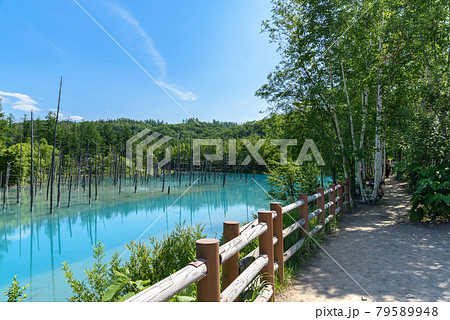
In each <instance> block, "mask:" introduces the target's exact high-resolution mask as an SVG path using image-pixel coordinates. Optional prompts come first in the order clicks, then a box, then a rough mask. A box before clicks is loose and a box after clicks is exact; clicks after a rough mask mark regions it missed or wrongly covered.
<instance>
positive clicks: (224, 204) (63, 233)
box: [0, 176, 269, 301]
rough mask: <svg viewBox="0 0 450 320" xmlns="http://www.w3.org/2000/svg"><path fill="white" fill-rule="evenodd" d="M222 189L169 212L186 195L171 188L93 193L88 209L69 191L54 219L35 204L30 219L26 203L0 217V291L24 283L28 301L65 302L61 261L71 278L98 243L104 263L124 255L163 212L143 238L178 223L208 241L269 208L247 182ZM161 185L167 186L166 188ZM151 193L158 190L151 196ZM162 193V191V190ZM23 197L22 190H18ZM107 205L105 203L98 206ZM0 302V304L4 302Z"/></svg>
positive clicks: (201, 190) (200, 191) (188, 197)
mask: <svg viewBox="0 0 450 320" xmlns="http://www.w3.org/2000/svg"><path fill="white" fill-rule="evenodd" d="M255 179H256V180H257V181H258V183H263V184H264V183H265V180H264V177H263V176H256V177H255ZM227 180H228V181H229V182H228V181H227V186H226V187H225V188H223V187H222V185H221V182H219V181H218V182H217V183H216V184H214V183H213V182H212V181H211V183H210V184H208V183H206V184H203V185H201V184H196V185H194V186H193V187H192V188H191V189H189V191H188V192H186V194H185V195H184V196H183V197H181V198H180V199H179V200H178V201H177V202H176V203H175V204H174V205H173V206H171V205H172V204H173V202H174V201H175V200H176V199H177V198H178V197H179V196H180V194H181V192H182V191H184V190H186V188H187V186H186V184H185V182H184V181H183V186H182V187H179V188H177V186H176V184H175V183H172V184H173V185H172V186H171V194H170V195H168V194H167V191H166V192H165V193H162V192H161V188H160V187H159V186H158V185H157V184H156V185H153V186H151V188H150V187H148V188H146V187H145V186H140V187H139V189H138V193H137V194H134V193H133V192H127V190H126V188H125V187H124V191H123V193H122V194H121V195H120V196H118V195H117V192H116V191H115V190H114V189H113V188H109V189H108V188H107V187H106V186H105V187H104V189H102V188H100V189H99V195H100V196H99V200H98V201H93V202H92V204H91V205H90V206H89V205H87V204H86V195H85V194H83V192H82V190H76V191H73V194H72V196H73V199H72V201H71V202H72V204H73V205H72V206H71V207H70V208H68V207H67V206H65V205H63V199H64V196H66V193H63V194H62V198H61V199H62V200H61V201H62V202H61V207H60V208H55V211H54V213H53V214H52V215H50V214H48V213H47V212H48V211H49V210H48V207H47V203H46V201H44V200H45V199H44V197H45V192H44V190H42V191H41V194H40V196H41V197H42V199H40V200H39V199H37V201H36V206H35V208H34V212H33V214H30V212H29V207H28V206H27V203H26V199H24V200H23V201H22V203H21V205H20V206H17V205H13V204H11V203H10V204H9V205H8V207H7V209H6V210H3V211H2V212H1V215H2V218H1V219H0V221H1V222H0V235H1V237H0V288H1V289H2V290H1V291H4V290H3V288H5V287H7V286H8V285H9V284H10V282H11V280H12V278H13V277H14V275H16V274H17V275H18V280H19V281H20V283H21V285H26V284H30V289H29V291H28V292H29V293H30V296H31V300H32V301H64V300H65V298H66V297H67V296H68V295H70V289H69V288H68V286H67V284H66V283H65V281H64V278H63V273H62V271H61V270H60V267H61V265H62V262H63V261H68V262H69V263H71V264H72V268H73V271H74V273H75V276H76V277H77V278H80V277H82V275H83V272H82V270H84V269H85V268H87V267H90V266H91V265H92V259H91V255H92V246H93V245H94V244H95V243H96V242H97V241H102V243H103V244H104V245H105V248H106V254H107V256H108V257H109V256H111V254H112V253H113V252H114V251H119V252H123V251H124V249H125V247H124V244H125V243H128V242H129V241H131V240H135V239H136V237H138V236H139V235H140V234H141V233H142V232H143V231H144V230H145V229H147V228H148V226H150V225H151V224H152V223H155V220H156V219H157V218H158V217H159V216H161V214H162V213H164V212H165V211H166V210H167V213H166V214H165V215H164V218H161V219H160V220H158V221H157V222H156V223H155V224H154V226H153V227H152V228H151V229H150V230H149V231H148V232H147V233H146V234H145V236H144V237H143V238H147V237H148V236H156V237H162V235H163V234H165V233H167V232H170V231H171V230H172V228H173V226H174V225H175V224H176V223H183V222H185V223H188V224H191V225H193V224H196V223H201V224H203V225H204V226H205V233H206V234H207V235H208V236H211V237H216V236H218V235H220V234H221V232H222V223H223V221H225V220H236V221H241V222H244V221H249V220H250V219H252V214H255V213H256V212H257V211H258V210H260V209H267V208H268V206H269V201H268V200H267V199H266V196H265V193H264V191H262V190H261V189H260V188H259V187H258V186H257V185H256V184H255V183H254V182H252V181H251V180H250V178H249V180H248V181H246V180H244V179H243V180H239V178H237V179H236V181H234V180H232V179H228V177H227ZM166 185H169V183H168V182H166ZM155 190H159V192H156V191H155ZM166 190H167V189H166ZM24 192H25V191H24ZM102 198H103V199H106V200H102ZM5 300H6V298H5V297H4V296H1V297H0V301H5Z"/></svg>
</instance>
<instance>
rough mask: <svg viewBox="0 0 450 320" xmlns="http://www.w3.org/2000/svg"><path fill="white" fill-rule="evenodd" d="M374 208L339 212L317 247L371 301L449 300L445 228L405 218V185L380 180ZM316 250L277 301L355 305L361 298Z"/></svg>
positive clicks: (449, 237)
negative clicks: (331, 229)
mask: <svg viewBox="0 0 450 320" xmlns="http://www.w3.org/2000/svg"><path fill="white" fill-rule="evenodd" d="M384 190H385V197H384V198H383V199H382V201H381V204H380V205H377V206H370V205H366V206H364V205H360V206H359V208H358V209H357V211H355V212H354V213H352V214H344V217H343V218H342V220H340V221H339V227H338V229H337V230H336V232H334V233H333V234H331V235H330V236H329V237H328V239H327V240H326V241H325V242H324V243H323V248H324V249H325V250H326V251H327V252H328V253H329V254H330V255H331V256H332V257H333V258H334V259H335V260H336V261H337V262H338V263H339V264H340V265H341V266H342V267H343V268H344V269H345V270H346V271H347V272H348V273H349V274H350V275H351V276H352V277H353V278H354V279H355V280H356V281H357V282H358V283H359V284H360V285H361V287H363V288H364V289H365V290H366V291H367V293H368V294H369V295H370V296H372V297H373V298H374V299H375V300H376V301H450V285H449V282H450V281H449V278H450V225H449V224H446V225H428V226H425V225H418V224H413V223H410V222H409V220H408V219H407V213H408V212H407V211H408V209H409V202H408V200H409V195H408V193H407V190H406V184H405V183H402V182H398V181H395V180H390V179H389V180H388V181H387V182H386V186H385V188H384ZM367 293H365V292H364V291H363V290H362V289H361V288H360V287H359V286H358V285H357V284H356V283H355V282H353V281H352V280H351V279H350V277H349V276H348V275H347V274H345V272H344V271H342V269H340V268H339V267H338V265H337V264H336V263H335V262H333V260H332V259H331V258H330V257H329V256H328V255H327V254H326V253H325V252H323V251H322V250H321V251H320V252H319V253H318V254H317V255H316V256H315V257H314V258H313V259H312V260H311V262H310V264H309V265H308V266H307V267H306V268H305V269H304V270H303V273H302V274H301V275H299V276H298V277H297V278H296V279H295V280H294V282H293V284H292V286H291V287H290V288H288V289H287V290H285V291H284V292H281V293H280V294H279V295H278V296H277V299H276V300H277V301H314V302H319V301H361V300H364V299H363V298H362V296H364V297H367V301H371V299H370V297H368V295H367Z"/></svg>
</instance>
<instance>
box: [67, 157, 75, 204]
mask: <svg viewBox="0 0 450 320" xmlns="http://www.w3.org/2000/svg"><path fill="white" fill-rule="evenodd" d="M73 159H74V157H73V153H72V159H71V164H70V171H69V200H68V201H67V206H68V207H70V196H71V194H72V171H73Z"/></svg>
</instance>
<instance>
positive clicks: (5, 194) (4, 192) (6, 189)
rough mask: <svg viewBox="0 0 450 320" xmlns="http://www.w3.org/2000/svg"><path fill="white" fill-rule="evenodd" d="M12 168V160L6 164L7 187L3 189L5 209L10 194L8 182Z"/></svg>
mask: <svg viewBox="0 0 450 320" xmlns="http://www.w3.org/2000/svg"><path fill="white" fill-rule="evenodd" d="M10 169H11V162H8V163H7V164H6V176H5V188H4V189H3V209H5V207H6V197H7V196H8V182H9V171H10Z"/></svg>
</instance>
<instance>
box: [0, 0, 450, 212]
mask: <svg viewBox="0 0 450 320" xmlns="http://www.w3.org/2000/svg"><path fill="white" fill-rule="evenodd" d="M430 3H432V4H433V5H430ZM448 13H449V4H448V3H447V2H446V1H432V2H429V1H413V2H406V1H400V0H397V1H376V2H373V3H363V2H361V3H360V2H355V3H354V5H353V6H352V7H347V6H346V5H344V4H342V3H341V2H339V1H322V2H315V1H307V0H295V1H294V0H292V1H274V2H273V9H272V18H271V19H268V20H267V21H264V22H263V24H262V26H263V27H262V32H265V33H268V34H269V37H270V39H271V41H272V42H274V43H275V44H277V45H278V52H279V53H280V55H281V62H280V63H279V64H278V65H277V66H276V67H275V69H274V71H273V72H272V73H270V74H269V75H268V77H267V83H266V84H264V85H262V86H261V87H260V88H259V89H258V90H257V91H256V95H257V96H259V97H260V98H262V99H264V100H266V101H267V102H268V104H269V106H270V107H269V108H268V110H266V114H265V117H264V118H263V119H261V120H258V121H254V122H247V123H244V124H238V123H232V122H220V121H216V120H214V121H213V122H211V123H208V122H203V121H200V120H198V119H187V120H185V121H183V123H179V124H168V123H165V122H164V121H159V120H145V121H138V120H131V119H124V118H121V119H107V120H97V121H82V122H73V121H70V120H63V119H60V121H59V122H58V123H57V124H56V122H57V121H58V117H57V116H56V113H52V112H50V113H48V114H47V115H46V116H45V117H44V119H40V118H38V119H34V120H33V121H31V117H30V116H29V115H24V117H23V119H14V118H13V117H12V116H11V115H9V116H6V115H5V114H4V112H2V111H1V109H0V172H1V173H2V179H3V182H2V185H4V184H5V174H6V171H8V168H7V167H8V163H9V165H10V168H9V175H10V176H11V178H10V179H8V184H9V185H15V184H17V183H21V184H27V183H29V182H30V181H31V180H32V179H30V177H31V171H32V168H33V169H34V175H35V176H36V178H35V179H36V180H37V179H39V178H38V176H40V177H41V179H42V178H43V177H45V179H47V176H49V175H50V173H51V172H52V171H55V170H56V169H57V168H56V167H55V168H52V167H51V166H52V165H53V166H57V164H56V162H57V161H56V162H55V161H54V159H53V160H52V159H51V158H52V149H53V147H54V149H55V150H56V154H58V155H59V158H60V159H62V160H60V162H61V161H62V167H63V169H61V170H69V168H70V166H75V167H77V166H82V164H83V163H84V160H86V159H95V167H97V165H98V163H99V162H100V161H101V162H102V163H103V167H104V168H103V170H106V171H108V170H112V168H110V166H112V164H113V162H114V161H116V162H117V161H120V158H121V157H124V155H125V144H126V141H127V140H128V139H129V138H131V137H133V136H134V135H135V134H137V133H139V132H140V131H142V130H143V129H150V131H152V132H159V133H161V134H163V135H167V136H169V137H171V140H170V141H169V142H168V144H169V145H171V146H172V154H173V155H176V156H174V157H172V161H171V162H170V163H169V166H170V167H171V168H175V167H177V166H178V167H179V168H180V170H185V171H186V170H187V171H189V170H192V164H190V163H189V162H190V159H192V140H193V139H199V138H204V139H215V138H221V139H224V140H225V145H224V153H225V156H226V155H227V152H228V151H227V150H228V148H227V141H226V140H227V139H238V140H237V159H238V164H239V163H240V162H239V161H241V162H242V159H244V158H245V157H246V156H247V155H249V152H248V149H247V148H246V147H245V145H244V144H243V142H242V139H243V138H245V139H249V141H251V142H252V143H253V144H254V143H256V142H257V141H258V140H259V139H261V138H264V139H266V140H265V142H264V144H263V145H262V147H261V148H260V150H259V152H260V154H261V155H262V156H263V158H264V159H266V161H267V162H268V163H269V167H265V166H263V167H261V166H258V165H257V164H255V162H254V161H252V162H251V163H250V164H249V165H248V166H245V170H247V171H248V172H254V171H258V172H261V173H262V172H265V173H267V172H271V171H270V170H272V172H275V171H276V172H277V173H276V174H277V175H278V176H281V175H283V174H284V175H293V177H294V178H293V179H290V180H292V181H295V180H297V181H300V180H301V177H302V175H305V172H306V171H311V170H313V171H314V172H315V173H318V172H319V171H320V174H321V175H322V176H323V175H326V176H331V177H332V179H333V181H336V180H337V179H341V178H349V179H350V180H351V183H352V194H353V198H359V201H360V202H362V203H368V202H374V201H375V200H376V198H377V195H378V193H379V190H380V188H381V185H382V183H383V180H384V177H385V174H386V172H385V171H386V168H387V166H386V165H385V164H386V162H391V161H392V160H394V161H395V162H396V163H397V165H396V166H395V168H394V169H395V170H400V171H401V172H400V176H402V177H403V178H405V179H408V180H409V182H410V187H411V188H412V190H420V191H422V190H427V189H430V188H431V189H430V190H435V191H436V190H439V191H440V192H438V195H437V194H436V192H433V193H432V194H431V198H430V199H426V198H427V196H426V195H419V196H416V197H415V198H414V199H415V201H416V202H415V206H414V208H417V209H418V210H419V212H416V213H415V214H414V215H413V217H415V220H421V219H422V218H424V217H426V216H427V215H428V214H431V217H433V216H434V213H433V212H434V211H437V212H440V211H442V210H443V209H446V208H447V207H448V204H449V201H450V200H449V198H448V183H445V182H446V181H447V180H448V176H449V168H448V163H449V155H450V152H449V144H448V141H449V133H448V129H447V128H448V125H449V122H450V120H449V109H450V85H449V81H450V72H449V71H450V49H449V48H450V38H449V35H450V24H449V14H448ZM58 107H59V105H58ZM0 108H1V105H0ZM32 127H33V139H32ZM55 130H56V131H55ZM274 139H297V141H298V142H299V143H298V145H295V146H294V145H291V146H290V147H289V149H288V160H289V161H288V164H287V165H279V164H277V161H278V160H280V159H279V157H280V152H279V149H278V148H279V147H278V146H275V145H273V144H271V143H270V140H274ZM306 139H312V140H313V141H314V143H315V144H316V145H317V147H318V150H319V151H320V152H321V155H322V157H323V159H324V161H325V165H324V166H323V167H320V170H319V167H318V166H317V165H312V166H311V165H309V166H308V169H305V168H303V169H301V168H297V169H296V170H291V169H292V168H291V169H289V168H288V167H290V166H292V164H293V163H294V161H295V159H296V156H297V155H298V154H299V152H300V148H301V145H302V143H303V141H305V140H306ZM32 142H34V147H33V153H34V157H35V161H34V163H33V166H31V153H32V152H31V144H32ZM208 148H209V149H210V151H213V149H212V148H213V147H206V148H205V149H204V151H205V152H206V151H208ZM144 151H145V148H144ZM163 157H164V154H163V150H157V151H156V158H159V159H161V158H163ZM118 159H119V160H118ZM181 159H183V160H181ZM177 163H178V165H177ZM115 165H116V166H117V164H115ZM210 165H211V164H210ZM212 165H214V166H215V168H216V169H217V170H219V169H218V168H220V170H221V171H223V170H233V168H231V167H230V166H227V164H226V162H225V160H224V161H223V162H221V161H219V163H215V164H212ZM202 166H203V167H204V166H206V164H202ZM53 169H55V170H53ZM88 169H89V168H88V167H87V164H86V165H85V166H84V167H83V170H84V171H85V172H87V171H86V170H88ZM145 170H146V171H145V172H140V173H139V174H144V175H145V174H147V171H148V170H147V168H146V169H145ZM273 170H275V171H273ZM134 174H135V173H134ZM430 175H431V176H430ZM19 176H20V179H17V177H19ZM425 179H429V180H425ZM430 179H431V180H430ZM366 182H369V184H370V185H371V187H370V188H367V186H366ZM294 184H295V185H296V186H295V188H294V189H292V188H291V189H292V190H294V191H295V192H297V191H298V190H300V189H301V186H300V183H294ZM304 185H305V184H304V183H303V186H304ZM299 188H300V189H299ZM297 189H298V190H297ZM441 191H442V192H441ZM428 193H429V192H428ZM427 207H429V209H426V208H427ZM438 215H439V214H438Z"/></svg>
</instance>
